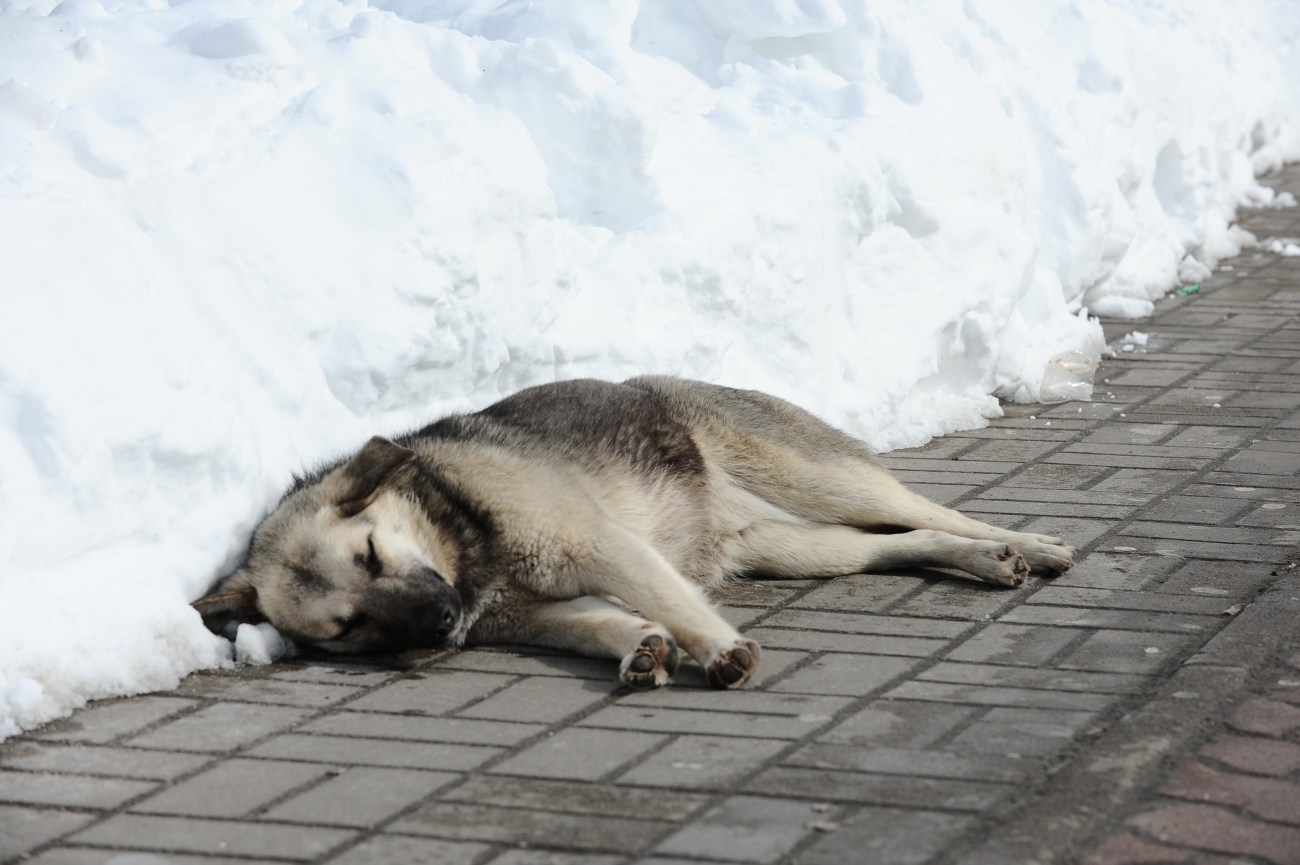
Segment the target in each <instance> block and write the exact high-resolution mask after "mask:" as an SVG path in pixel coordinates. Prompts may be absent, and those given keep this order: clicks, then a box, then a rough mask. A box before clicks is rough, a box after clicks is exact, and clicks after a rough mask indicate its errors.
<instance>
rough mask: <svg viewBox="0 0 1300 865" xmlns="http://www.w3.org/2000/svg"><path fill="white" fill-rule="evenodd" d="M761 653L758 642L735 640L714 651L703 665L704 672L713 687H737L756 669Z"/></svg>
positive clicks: (747, 679)
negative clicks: (710, 658) (711, 657)
mask: <svg viewBox="0 0 1300 865" xmlns="http://www.w3.org/2000/svg"><path fill="white" fill-rule="evenodd" d="M761 654H762V653H761V652H760V651H759V648H758V643H755V642H753V641H752V640H736V642H734V643H732V644H731V645H730V646H727V647H725V648H723V649H720V650H718V651H717V652H716V653H714V655H713V659H712V660H710V661H709V663H708V664H706V665H705V667H704V674H705V675H706V676H708V679H709V684H710V685H712V686H713V687H715V688H739V687H740V686H741V685H743V684H745V682H747V681H749V677H750V676H752V675H753V674H754V671H755V670H757V669H758V660H759V656H760V655H761Z"/></svg>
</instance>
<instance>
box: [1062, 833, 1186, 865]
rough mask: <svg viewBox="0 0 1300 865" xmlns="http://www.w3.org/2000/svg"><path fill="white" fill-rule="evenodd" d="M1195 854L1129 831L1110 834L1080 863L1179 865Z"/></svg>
mask: <svg viewBox="0 0 1300 865" xmlns="http://www.w3.org/2000/svg"><path fill="white" fill-rule="evenodd" d="M1195 855H1196V854H1194V853H1192V852H1191V851H1189V850H1178V849H1175V848H1173V847H1166V846H1164V845H1163V844H1152V843H1151V842H1150V841H1144V840H1142V839H1141V838H1138V837H1137V836H1135V835H1133V834H1131V833H1129V832H1116V833H1115V834H1114V835H1111V836H1110V837H1109V838H1107V839H1106V840H1105V841H1103V842H1102V843H1101V844H1100V845H1098V847H1097V849H1096V850H1094V851H1093V852H1092V853H1091V854H1089V856H1088V857H1087V858H1086V859H1084V860H1083V862H1082V863H1080V865H1180V863H1184V862H1191V861H1192V857H1193V856H1195Z"/></svg>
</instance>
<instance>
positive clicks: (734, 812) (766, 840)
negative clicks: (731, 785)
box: [655, 796, 838, 863]
mask: <svg viewBox="0 0 1300 865" xmlns="http://www.w3.org/2000/svg"><path fill="white" fill-rule="evenodd" d="M836 816H838V814H837V813H836V812H834V811H832V812H819V811H815V810H813V806H812V804H811V803H808V802H801V801H799V800H797V799H766V798H758V797H755V796H733V797H731V798H729V799H726V800H724V801H723V802H722V803H721V804H719V805H718V806H717V807H716V808H714V809H713V810H712V811H710V812H709V813H708V814H706V815H705V816H704V817H703V818H701V819H700V820H697V821H696V822H694V823H692V824H690V825H688V826H685V827H683V828H682V829H679V830H678V831H677V832H675V833H673V834H672V835H671V836H669V837H668V838H667V839H666V840H664V842H663V843H661V844H660V845H659V846H658V847H657V848H655V852H657V853H661V854H668V855H679V856H690V857H693V858H694V857H704V858H707V859H711V860H721V861H725V862H754V863H763V862H772V861H775V860H776V859H778V858H780V857H781V856H782V855H783V854H785V853H787V852H788V851H790V850H791V849H792V848H793V847H795V846H796V845H797V844H798V843H799V842H800V841H801V840H803V838H804V837H806V836H807V835H808V834H810V833H811V832H813V831H815V830H813V829H811V828H809V824H811V823H814V822H821V821H826V820H833V819H834V818H835V817H836Z"/></svg>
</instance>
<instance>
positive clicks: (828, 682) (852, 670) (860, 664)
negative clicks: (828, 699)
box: [769, 654, 919, 697]
mask: <svg viewBox="0 0 1300 865" xmlns="http://www.w3.org/2000/svg"><path fill="white" fill-rule="evenodd" d="M918 663H919V662H918V661H916V660H915V659H912V658H899V657H888V656H881V655H847V654H845V655H839V654H827V655H822V656H821V657H820V658H818V659H817V660H815V661H813V662H812V663H811V664H809V665H808V666H806V667H804V668H803V669H801V670H798V671H797V672H795V673H794V674H792V675H790V676H788V677H786V678H784V679H782V680H781V681H779V682H777V683H776V684H775V685H772V686H771V687H770V689H769V690H770V691H772V692H774V693H791V694H830V695H849V696H855V697H857V696H862V695H863V694H866V693H868V692H869V691H873V690H875V689H877V688H881V687H883V686H885V685H887V684H888V683H889V682H891V681H893V680H894V679H896V678H898V677H899V676H902V675H904V674H905V673H907V672H908V671H910V670H912V669H913V668H914V667H916V665H917V664H918Z"/></svg>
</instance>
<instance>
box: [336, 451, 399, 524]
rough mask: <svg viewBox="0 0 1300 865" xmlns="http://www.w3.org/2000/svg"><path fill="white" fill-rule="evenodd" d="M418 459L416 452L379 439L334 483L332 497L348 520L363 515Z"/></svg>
mask: <svg viewBox="0 0 1300 865" xmlns="http://www.w3.org/2000/svg"><path fill="white" fill-rule="evenodd" d="M414 459H415V451H413V450H411V449H410V448H404V447H402V446H401V445H399V444H397V443H396V442H392V441H389V440H388V439H386V438H384V437H383V436H375V437H374V438H372V439H371V440H370V441H368V442H366V445H365V447H363V448H362V449H361V450H359V451H357V453H356V456H354V457H352V459H350V460H348V461H347V462H346V463H344V464H343V466H342V467H341V468H340V469H339V470H338V472H337V473H336V475H335V477H333V478H331V479H330V490H329V492H330V495H331V497H332V498H333V500H334V502H335V503H336V504H337V505H338V507H339V513H340V514H341V515H343V516H345V517H350V516H354V515H356V514H359V513H361V512H362V511H363V510H365V509H366V507H368V506H369V505H370V503H371V502H372V501H374V500H375V496H377V495H379V489H380V487H381V486H382V485H383V483H384V481H385V480H387V479H388V478H389V477H391V476H392V474H393V472H395V471H397V470H398V469H400V468H401V467H402V466H404V465H406V464H407V463H409V462H411V461H412V460H414Z"/></svg>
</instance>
